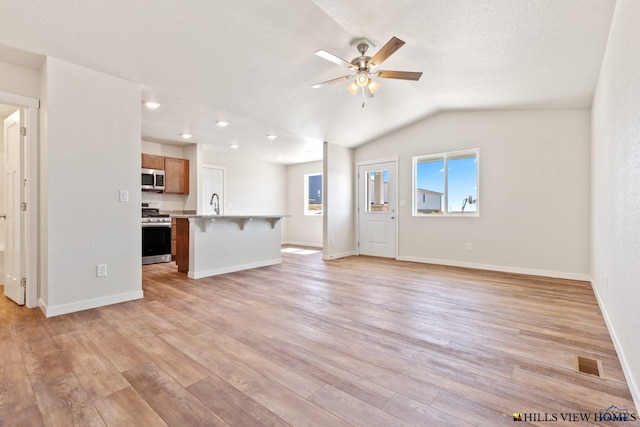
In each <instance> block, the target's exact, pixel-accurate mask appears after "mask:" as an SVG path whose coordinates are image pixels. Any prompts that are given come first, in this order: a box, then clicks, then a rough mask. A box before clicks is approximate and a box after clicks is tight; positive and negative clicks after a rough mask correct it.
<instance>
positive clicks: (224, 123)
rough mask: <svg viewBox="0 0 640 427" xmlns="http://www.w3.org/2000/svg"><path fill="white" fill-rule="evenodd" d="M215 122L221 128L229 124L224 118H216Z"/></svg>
mask: <svg viewBox="0 0 640 427" xmlns="http://www.w3.org/2000/svg"><path fill="white" fill-rule="evenodd" d="M216 124H217V125H218V126H220V127H221V128H226V127H227V126H228V125H229V122H227V121H225V120H218V121H217V122H216Z"/></svg>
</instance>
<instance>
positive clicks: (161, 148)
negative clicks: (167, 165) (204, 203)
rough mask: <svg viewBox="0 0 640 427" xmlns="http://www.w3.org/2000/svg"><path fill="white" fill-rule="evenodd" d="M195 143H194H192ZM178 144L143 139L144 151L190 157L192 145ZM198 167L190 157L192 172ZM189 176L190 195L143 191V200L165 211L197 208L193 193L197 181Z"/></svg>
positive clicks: (158, 154)
mask: <svg viewBox="0 0 640 427" xmlns="http://www.w3.org/2000/svg"><path fill="white" fill-rule="evenodd" d="M191 145H193V144H191ZM191 145H189V146H177V145H169V144H159V143H156V142H150V141H144V140H143V141H142V152H143V153H146V154H155V155H157V156H164V157H175V158H178V159H189V157H190V153H191V149H190V146H191ZM195 168H196V165H195V164H194V163H193V161H192V160H191V159H189V171H190V173H191V172H192V171H193V170H194V169H195ZM192 178H193V177H192V176H191V175H190V176H189V195H184V194H164V193H154V192H151V191H143V192H142V202H143V203H149V205H150V206H151V207H157V208H159V209H160V210H163V211H185V210H193V211H195V210H196V205H195V199H193V198H191V197H190V196H191V195H195V194H196V183H195V181H194V180H193V179H192Z"/></svg>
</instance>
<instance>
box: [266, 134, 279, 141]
mask: <svg viewBox="0 0 640 427" xmlns="http://www.w3.org/2000/svg"><path fill="white" fill-rule="evenodd" d="M277 137H278V135H275V134H273V133H270V134H268V135H267V138H269V139H271V140H274V139H276V138H277Z"/></svg>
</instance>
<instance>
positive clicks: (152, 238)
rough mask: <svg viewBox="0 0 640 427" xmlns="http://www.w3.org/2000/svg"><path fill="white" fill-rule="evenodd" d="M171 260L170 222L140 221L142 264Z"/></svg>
mask: <svg viewBox="0 0 640 427" xmlns="http://www.w3.org/2000/svg"><path fill="white" fill-rule="evenodd" d="M170 261H171V223H167V224H157V223H155V224H154V223H142V264H143V265H145V264H155V263H159V262H170Z"/></svg>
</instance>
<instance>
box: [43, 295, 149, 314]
mask: <svg viewBox="0 0 640 427" xmlns="http://www.w3.org/2000/svg"><path fill="white" fill-rule="evenodd" d="M143 297H144V292H143V291H142V289H141V290H139V291H134V292H127V293H124V294H117V295H109V296H107V297H102V298H94V299H89V300H84V301H78V302H72V303H69V304H60V305H54V306H47V305H46V304H45V303H44V301H42V299H38V307H39V308H40V310H42V312H43V313H44V315H45V316H46V317H54V316H60V315H62V314H69V313H75V312H76V311H82V310H88V309H91V308H98V307H104V306H105V305H111V304H118V303H121V302H127V301H133V300H136V299H140V298H143Z"/></svg>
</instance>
